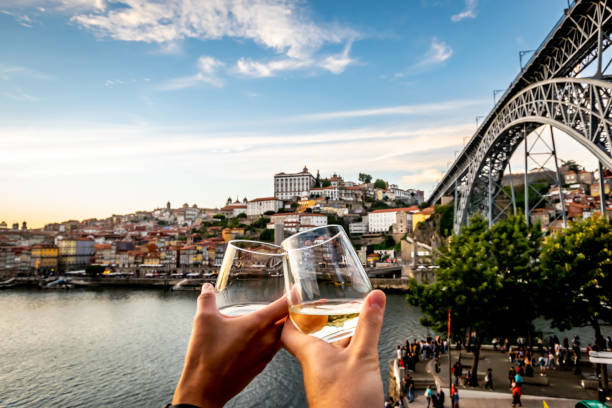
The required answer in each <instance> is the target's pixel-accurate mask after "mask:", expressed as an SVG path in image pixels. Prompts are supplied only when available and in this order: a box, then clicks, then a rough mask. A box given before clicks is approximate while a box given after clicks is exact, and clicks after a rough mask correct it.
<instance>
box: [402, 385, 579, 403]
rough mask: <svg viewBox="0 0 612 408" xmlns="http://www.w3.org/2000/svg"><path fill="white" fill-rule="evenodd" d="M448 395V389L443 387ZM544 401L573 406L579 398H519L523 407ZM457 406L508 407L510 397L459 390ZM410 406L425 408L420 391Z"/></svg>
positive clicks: (494, 393) (510, 401) (526, 396)
mask: <svg viewBox="0 0 612 408" xmlns="http://www.w3.org/2000/svg"><path fill="white" fill-rule="evenodd" d="M443 391H444V394H445V395H446V396H448V389H445V388H443ZM543 401H545V402H546V403H547V404H548V406H549V408H574V407H575V405H576V402H578V401H579V400H574V399H565V398H550V397H539V396H532V395H524V396H523V397H522V398H521V402H522V403H523V407H524V408H536V407H537V408H543V407H544V404H543ZM444 406H445V407H449V402H448V397H446V398H445V404H444ZM459 406H460V407H461V408H509V407H512V398H511V397H510V395H509V394H506V393H498V392H486V391H473V390H462V389H460V390H459ZM410 407H414V408H425V407H427V401H426V400H425V397H424V396H423V393H422V392H417V393H416V399H415V401H414V403H413V404H410Z"/></svg>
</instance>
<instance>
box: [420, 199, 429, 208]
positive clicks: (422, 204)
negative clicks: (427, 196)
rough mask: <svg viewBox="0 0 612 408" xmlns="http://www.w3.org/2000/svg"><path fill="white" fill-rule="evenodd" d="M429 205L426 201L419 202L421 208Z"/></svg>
mask: <svg viewBox="0 0 612 408" xmlns="http://www.w3.org/2000/svg"><path fill="white" fill-rule="evenodd" d="M427 207H429V204H427V202H426V201H423V202H422V203H421V204H419V210H423V209H425V208H427Z"/></svg>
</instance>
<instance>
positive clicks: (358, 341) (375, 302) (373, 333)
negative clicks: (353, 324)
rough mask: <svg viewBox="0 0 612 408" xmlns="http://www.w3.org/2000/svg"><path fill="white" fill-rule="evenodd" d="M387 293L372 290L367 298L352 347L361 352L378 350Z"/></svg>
mask: <svg viewBox="0 0 612 408" xmlns="http://www.w3.org/2000/svg"><path fill="white" fill-rule="evenodd" d="M385 302H386V299H385V294H384V293H383V292H382V291H380V290H375V291H373V292H371V293H370V294H369V295H368V297H367V298H366V300H365V302H364V304H363V306H362V308H361V314H360V315H359V322H358V323H357V329H356V330H355V335H354V336H353V340H352V341H351V348H356V349H358V350H359V351H361V352H369V351H374V352H376V351H377V350H378V338H379V336H380V329H381V328H382V323H383V316H384V314H385Z"/></svg>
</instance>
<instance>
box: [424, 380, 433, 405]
mask: <svg viewBox="0 0 612 408" xmlns="http://www.w3.org/2000/svg"><path fill="white" fill-rule="evenodd" d="M431 394H432V391H431V385H428V386H427V388H426V389H425V399H426V400H427V408H429V405H430V404H431Z"/></svg>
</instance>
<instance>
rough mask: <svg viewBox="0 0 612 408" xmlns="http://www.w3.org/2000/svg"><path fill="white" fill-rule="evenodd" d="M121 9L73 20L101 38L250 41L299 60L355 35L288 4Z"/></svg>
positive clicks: (127, 4)
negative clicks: (322, 22)
mask: <svg viewBox="0 0 612 408" xmlns="http://www.w3.org/2000/svg"><path fill="white" fill-rule="evenodd" d="M122 3H123V5H124V7H120V8H110V7H108V8H104V4H102V5H101V6H102V7H98V9H99V10H98V11H95V12H90V13H81V14H78V15H75V16H74V17H72V20H73V21H74V22H76V23H77V24H78V25H80V26H81V27H83V28H86V29H89V30H92V31H94V32H96V33H97V34H98V35H100V36H103V37H110V38H113V39H116V40H123V41H142V42H147V43H166V42H170V41H176V40H181V39H185V38H197V39H201V40H210V39H220V38H223V37H230V38H241V39H249V40H252V41H254V42H256V43H258V44H261V45H263V46H265V47H267V48H271V49H273V50H274V51H276V52H278V53H285V54H286V55H287V56H288V57H290V58H298V59H303V58H307V57H308V56H310V55H312V53H313V52H315V51H316V50H318V49H319V48H320V47H321V46H323V45H324V44H326V43H332V44H337V43H341V42H343V41H345V40H347V39H349V38H354V37H355V33H354V32H353V31H352V30H350V29H346V28H343V27H338V26H332V27H321V26H319V25H316V24H315V23H313V22H312V21H311V20H310V19H309V18H308V17H307V13H306V11H305V10H303V9H301V8H299V7H298V6H297V3H296V2H294V1H290V0H255V1H254V0H236V1H229V0H226V1H223V0H222V1H209V0H199V1H198V0H195V1H194V0H168V1H146V0H125V1H124V2H122Z"/></svg>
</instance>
